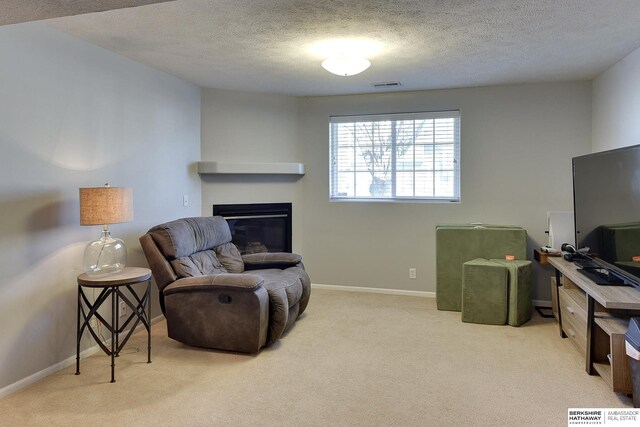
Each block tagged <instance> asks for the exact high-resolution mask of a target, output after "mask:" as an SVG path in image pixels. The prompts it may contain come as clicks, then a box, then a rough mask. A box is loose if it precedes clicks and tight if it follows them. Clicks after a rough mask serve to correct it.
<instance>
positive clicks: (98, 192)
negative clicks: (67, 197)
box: [80, 184, 133, 275]
mask: <svg viewBox="0 0 640 427" xmlns="http://www.w3.org/2000/svg"><path fill="white" fill-rule="evenodd" d="M131 220H133V191H132V190H131V188H124V187H110V186H109V184H105V185H104V187H94V188H81V189H80V225H102V226H103V229H102V236H101V237H100V239H98V240H96V241H94V242H91V243H89V244H88V245H87V247H86V248H85V250H84V257H83V263H82V264H83V269H84V272H85V273H87V274H89V275H97V274H107V273H115V272H118V271H120V270H122V269H123V268H124V267H125V265H126V263H127V247H126V246H125V244H124V242H123V241H122V240H120V239H114V238H113V237H111V233H110V232H109V224H117V223H121V222H129V221H131Z"/></svg>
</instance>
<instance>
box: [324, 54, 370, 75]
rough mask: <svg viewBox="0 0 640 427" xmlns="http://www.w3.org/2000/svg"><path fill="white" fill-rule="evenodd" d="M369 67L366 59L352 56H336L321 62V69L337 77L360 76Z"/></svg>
mask: <svg viewBox="0 0 640 427" xmlns="http://www.w3.org/2000/svg"><path fill="white" fill-rule="evenodd" d="M370 66H371V62H370V61H369V60H368V59H367V58H363V57H361V56H354V55H336V56H331V57H329V58H327V59H325V60H324V61H322V68H324V69H325V70H327V71H328V72H330V73H333V74H337V75H338V76H353V75H355V74H360V73H361V72H363V71H364V70H366V69H367V68H369V67H370Z"/></svg>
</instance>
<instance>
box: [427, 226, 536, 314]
mask: <svg viewBox="0 0 640 427" xmlns="http://www.w3.org/2000/svg"><path fill="white" fill-rule="evenodd" d="M505 255H514V256H515V257H516V259H526V258H527V232H526V231H525V230H524V229H523V228H521V227H517V226H506V225H487V224H483V225H481V224H458V225H453V224H447V225H438V226H436V304H437V306H438V310H450V311H460V308H461V303H462V287H461V286H462V264H463V263H464V262H467V261H471V260H473V259H476V258H485V259H491V258H502V259H504V257H505Z"/></svg>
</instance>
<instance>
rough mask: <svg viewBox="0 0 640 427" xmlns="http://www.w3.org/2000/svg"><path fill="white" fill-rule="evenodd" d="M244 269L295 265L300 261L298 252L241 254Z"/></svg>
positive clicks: (282, 267) (283, 267)
mask: <svg viewBox="0 0 640 427" xmlns="http://www.w3.org/2000/svg"><path fill="white" fill-rule="evenodd" d="M242 261H244V268H245V270H256V269H259V268H279V269H282V270H284V269H285V268H289V267H295V266H296V265H298V264H299V263H300V262H301V261H302V257H301V256H300V255H298V254H290V253H288V252H260V253H256V254H246V255H242Z"/></svg>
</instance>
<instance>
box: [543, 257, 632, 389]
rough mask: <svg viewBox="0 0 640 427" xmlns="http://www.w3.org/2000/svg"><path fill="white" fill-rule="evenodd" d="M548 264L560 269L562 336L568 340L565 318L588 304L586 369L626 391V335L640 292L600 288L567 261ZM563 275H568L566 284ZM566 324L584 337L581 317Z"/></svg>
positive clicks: (628, 375) (558, 291)
mask: <svg viewBox="0 0 640 427" xmlns="http://www.w3.org/2000/svg"><path fill="white" fill-rule="evenodd" d="M548 261H549V264H551V265H552V266H553V267H554V268H555V269H556V283H557V285H558V286H557V288H556V289H557V291H556V292H557V298H558V301H559V306H561V307H560V308H561V309H560V310H558V320H559V323H560V335H561V336H562V337H563V338H564V337H566V335H565V332H566V331H567V329H566V328H565V325H564V323H565V321H564V320H563V319H564V318H565V317H566V316H572V315H573V314H575V313H576V312H577V311H578V310H579V307H577V306H582V305H584V309H585V312H586V316H585V318H586V333H585V335H586V336H585V337H584V338H586V345H585V348H584V350H585V369H586V371H587V373H588V374H589V375H593V374H594V372H595V371H597V372H598V373H599V374H600V376H602V377H603V378H605V379H606V380H607V381H609V382H610V383H611V385H612V388H613V390H614V391H621V392H622V391H624V392H626V391H627V390H628V389H629V385H630V373H629V370H628V364H627V361H626V355H625V354H624V342H623V341H624V332H625V331H626V329H627V326H628V322H629V320H628V319H629V317H630V316H632V315H636V316H637V315H638V312H639V311H640V290H639V289H636V288H633V287H629V286H601V285H597V284H595V283H594V282H593V281H591V280H590V279H589V278H587V277H586V276H584V275H582V274H581V273H580V272H579V271H578V267H577V266H576V265H575V264H574V263H572V262H569V261H565V260H564V259H563V258H548ZM561 275H562V276H564V277H563V279H564V280H562V281H561V280H560V279H561ZM561 288H564V289H561ZM561 293H562V294H561ZM561 297H562V300H564V301H569V302H572V301H577V302H578V304H577V306H575V307H573V308H571V307H567V304H560V301H561ZM581 300H582V301H584V304H583V302H582V301H581ZM576 307H577V308H576ZM565 309H568V310H567V311H565ZM566 322H567V324H572V325H574V326H576V328H575V329H576V330H575V331H574V330H572V332H574V334H577V335H578V338H580V337H579V335H580V319H579V316H576V317H575V318H569V319H566ZM607 338H609V342H607V340H606V339H607ZM576 341H579V340H576ZM579 348H581V347H580V346H579ZM621 351H622V354H621Z"/></svg>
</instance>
